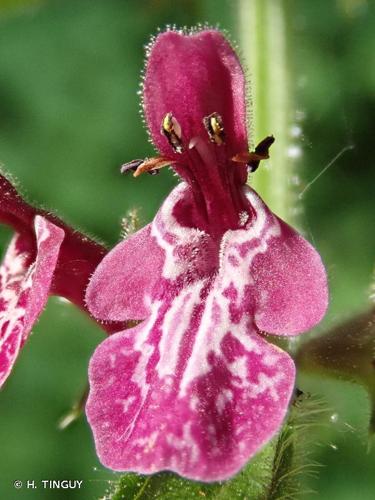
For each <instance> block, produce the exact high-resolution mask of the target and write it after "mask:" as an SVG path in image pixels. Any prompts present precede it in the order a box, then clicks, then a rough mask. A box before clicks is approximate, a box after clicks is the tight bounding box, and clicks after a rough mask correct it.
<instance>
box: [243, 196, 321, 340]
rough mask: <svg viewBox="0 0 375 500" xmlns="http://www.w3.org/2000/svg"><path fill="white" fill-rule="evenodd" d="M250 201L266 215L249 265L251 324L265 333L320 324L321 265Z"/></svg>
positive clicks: (290, 332)
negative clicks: (258, 248) (258, 246)
mask: <svg viewBox="0 0 375 500" xmlns="http://www.w3.org/2000/svg"><path fill="white" fill-rule="evenodd" d="M251 196H252V203H253V206H258V207H262V211H263V213H268V215H267V218H266V222H265V224H264V227H265V229H266V231H265V232H264V234H263V237H262V245H263V249H262V251H261V252H259V253H257V255H255V256H254V259H253V262H252V266H251V277H252V278H253V279H254V282H255V289H256V292H257V293H256V308H255V322H256V324H257V326H258V328H259V329H260V330H263V331H265V332H268V333H274V334H277V335H296V334H298V333H302V332H304V331H306V330H309V329H310V328H312V327H313V326H315V325H316V324H317V323H319V321H320V320H321V319H322V317H323V316H324V314H325V312H326V310H327V306H328V286H327V276H326V272H325V268H324V265H323V263H322V260H321V258H320V255H319V254H318V252H317V251H316V250H315V249H314V248H313V247H312V246H311V245H310V243H308V242H307V241H306V240H305V239H304V238H303V237H302V236H301V235H300V234H298V233H297V232H296V231H294V229H292V228H291V227H290V226H288V225H287V224H286V223H285V222H283V221H282V220H280V219H279V218H278V217H276V216H275V215H274V214H272V213H271V212H270V211H269V209H268V208H267V207H266V206H265V205H264V203H263V202H262V201H261V200H260V198H259V197H258V196H257V195H256V193H255V192H254V191H252V194H251ZM259 213H260V212H259V208H258V215H259ZM250 230H251V229H250Z"/></svg>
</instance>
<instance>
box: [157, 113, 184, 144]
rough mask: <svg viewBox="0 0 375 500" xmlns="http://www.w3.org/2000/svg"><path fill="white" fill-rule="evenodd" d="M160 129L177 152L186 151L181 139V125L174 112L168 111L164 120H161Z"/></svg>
mask: <svg viewBox="0 0 375 500" xmlns="http://www.w3.org/2000/svg"><path fill="white" fill-rule="evenodd" d="M160 131H161V133H162V134H163V135H165V137H166V138H167V139H168V142H169V144H170V145H171V146H172V148H173V149H174V151H175V152H176V153H182V152H183V151H184V147H183V144H182V139H181V138H182V133H181V126H180V124H179V123H178V121H177V120H176V118H175V117H174V116H173V115H172V113H167V114H166V115H165V116H164V118H163V121H162V122H161V130H160Z"/></svg>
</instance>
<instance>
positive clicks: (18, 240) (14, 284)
mask: <svg viewBox="0 0 375 500" xmlns="http://www.w3.org/2000/svg"><path fill="white" fill-rule="evenodd" d="M34 229H35V238H36V247H37V250H36V256H35V260H34V261H32V259H33V258H34V257H33V256H34V254H35V248H34V242H33V241H30V239H29V238H27V237H22V236H20V235H15V236H14V237H13V239H12V241H11V243H10V245H9V247H8V250H7V252H6V255H5V258H4V261H3V264H2V265H1V268H0V386H1V385H3V383H4V382H5V380H6V379H7V377H8V375H9V373H10V372H11V370H12V367H13V365H14V363H15V361H16V359H17V356H18V353H19V350H20V348H21V347H22V345H23V344H24V343H25V341H26V340H27V338H28V336H29V334H30V331H31V328H32V326H33V324H34V323H35V322H36V321H37V319H38V317H39V315H40V313H41V312H42V310H43V308H44V306H45V304H46V302H47V299H48V294H49V290H50V286H51V281H52V278H53V273H54V271H55V268H56V264H57V259H58V255H59V250H60V246H61V243H62V241H63V239H64V231H63V230H62V229H61V228H59V227H57V226H55V225H54V224H52V223H51V222H49V221H48V220H47V219H45V218H44V217H41V216H36V217H35V222H34Z"/></svg>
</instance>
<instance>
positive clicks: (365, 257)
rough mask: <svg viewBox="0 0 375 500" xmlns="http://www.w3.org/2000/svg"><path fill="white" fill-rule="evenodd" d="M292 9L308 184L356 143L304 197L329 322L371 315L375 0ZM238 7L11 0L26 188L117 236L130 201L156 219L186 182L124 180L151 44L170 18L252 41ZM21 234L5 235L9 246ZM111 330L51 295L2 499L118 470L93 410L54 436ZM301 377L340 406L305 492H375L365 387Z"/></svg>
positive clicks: (2, 137) (3, 435)
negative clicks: (35, 485) (94, 424)
mask: <svg viewBox="0 0 375 500" xmlns="http://www.w3.org/2000/svg"><path fill="white" fill-rule="evenodd" d="M265 1H267V0H265ZM268 1H274V0H268ZM275 1H278V0H275ZM285 3H286V6H287V9H288V23H287V26H288V37H289V43H290V52H289V53H290V67H291V68H292V74H291V79H292V80H293V88H294V95H293V98H294V102H295V110H293V112H294V113H295V114H296V116H297V118H298V119H299V122H298V125H299V126H301V127H302V130H303V134H302V135H301V136H300V137H298V138H296V137H292V136H293V133H291V146H298V147H300V148H302V157H301V158H300V159H299V161H298V162H297V168H298V169H299V171H298V177H299V179H300V181H301V185H300V186H299V188H298V189H301V190H302V189H303V185H304V184H306V183H307V182H308V181H310V180H311V179H313V178H314V177H315V176H316V175H318V174H319V172H321V171H322V169H323V168H324V167H325V166H326V165H327V164H328V163H329V162H330V160H331V159H332V158H333V157H334V156H335V155H336V154H337V153H338V152H339V151H340V150H342V149H343V148H345V147H346V146H349V145H351V144H354V145H355V149H354V150H352V151H348V152H346V153H345V154H343V155H342V157H340V158H339V160H337V161H336V162H335V163H334V164H333V165H332V166H331V167H330V168H329V169H328V170H327V171H326V172H325V173H324V175H322V176H321V177H320V178H319V179H318V180H317V181H316V182H315V183H314V184H313V185H312V186H311V188H310V189H309V190H308V191H307V192H306V194H305V196H304V197H303V202H304V213H303V214H302V216H301V223H302V226H303V227H304V228H305V230H306V234H307V236H308V237H309V239H310V240H311V241H313V242H314V244H315V245H316V246H317V248H318V249H319V250H320V252H321V254H322V256H323V259H324V261H325V263H326V265H327V269H328V273H329V279H330V287H331V306H330V310H329V313H328V315H327V318H326V319H325V321H324V323H323V324H322V325H321V326H320V327H319V329H320V330H322V331H323V330H324V329H325V328H326V327H327V326H330V325H333V324H336V323H337V322H339V321H341V320H343V319H344V318H346V317H348V316H350V315H351V314H353V313H354V312H355V311H360V310H363V309H366V304H367V302H368V295H369V285H370V283H371V279H372V270H373V264H374V261H375V259H374V227H375V224H374V222H375V220H374V196H373V193H374V189H375V174H374V167H373V158H374V153H375V149H374V142H375V141H374V138H373V136H372V134H373V119H374V114H373V110H374V101H375V65H374V64H373V62H374V61H373V59H374V54H375V37H374V31H375V5H374V2H373V1H371V0H368V1H366V0H331V1H327V0H314V1H311V0H295V1H292V0H291V1H286V2H285ZM238 5H239V4H238V2H237V1H235V0H233V1H230V0H228V1H226V0H216V1H215V0H197V1H194V0H191V1H189V0H180V1H178V2H177V1H170V0H138V1H135V0H129V1H120V0H102V1H99V0H65V1H47V0H46V1H44V2H39V1H33V2H31V1H10V0H8V1H6V0H0V163H1V164H2V165H3V166H4V168H5V170H6V171H8V172H11V174H12V175H13V176H14V177H15V178H16V179H17V180H18V182H19V185H20V186H21V190H22V192H23V194H25V195H26V196H27V197H28V199H29V200H30V201H32V202H34V203H36V204H38V205H42V206H44V207H46V208H49V209H53V210H54V211H55V212H57V213H58V214H59V215H60V216H61V217H63V218H64V219H65V220H66V221H68V222H70V223H71V224H72V225H74V226H76V227H79V228H81V229H83V230H84V231H86V232H88V233H90V234H93V235H95V236H96V237H98V238H99V239H100V240H102V241H104V242H106V243H107V244H109V245H113V244H114V243H115V242H116V241H118V239H119V233H120V220H121V217H122V216H123V215H124V214H125V213H126V211H127V210H128V209H130V208H132V207H139V208H140V209H141V211H142V212H141V213H142V218H143V221H144V222H147V221H148V220H150V219H151V218H152V216H153V214H154V213H155V211H156V210H157V208H158V206H159V205H160V203H161V200H162V199H163V197H164V196H165V195H166V194H167V193H168V192H169V191H170V189H171V187H172V186H173V185H174V184H175V182H176V180H175V178H174V177H172V175H171V174H170V173H169V172H162V173H161V175H159V176H156V177H153V176H144V177H143V178H139V179H137V180H135V179H133V178H132V177H131V176H129V177H122V176H121V175H120V174H119V166H120V165H121V164H122V163H123V162H125V161H128V160H131V159H133V158H139V157H144V156H147V155H150V154H152V147H151V146H150V144H149V143H148V141H147V135H146V132H145V130H144V128H143V125H142V122H141V119H140V115H139V109H138V108H139V102H138V100H139V99H138V96H137V90H138V85H139V79H140V72H141V70H142V67H143V59H144V49H143V47H144V44H145V43H147V42H148V39H149V36H150V34H153V33H155V32H156V30H157V28H158V27H164V26H165V25H166V24H173V23H176V24H177V25H178V26H182V25H188V26H190V25H194V24H196V23H198V22H208V23H210V24H213V25H216V24H217V23H220V26H222V27H223V28H226V29H228V30H229V32H230V33H231V34H232V36H233V38H234V39H236V38H237V39H239V34H238V32H237V29H238ZM250 70H251V68H250ZM277 84H278V82H275V85H277ZM302 118H303V119H302ZM270 132H271V133H272V130H270ZM9 235H10V232H9V231H8V230H7V229H2V230H1V241H2V246H4V244H5V242H6V241H7V239H8V238H9ZM102 338H103V335H102V333H101V332H100V331H99V329H98V328H97V327H95V326H94V325H92V324H91V323H90V321H89V320H88V319H87V318H86V317H83V315H81V314H80V313H79V312H78V311H76V310H75V309H73V307H72V306H70V305H69V304H66V303H63V302H61V301H59V300H58V299H56V298H53V299H51V300H50V301H49V305H48V307H47V310H46V312H45V313H44V314H43V315H42V317H41V320H40V321H39V323H38V325H37V326H36V327H35V328H34V334H33V336H32V337H31V339H30V341H29V342H28V344H27V345H26V347H25V349H24V350H23V352H22V355H21V356H20V359H19V361H18V363H17V366H16V368H15V370H14V373H13V375H12V377H11V378H10V379H9V381H8V382H7V384H6V386H5V388H4V390H3V391H2V392H1V393H0V498H2V499H3V498H4V499H13V498H22V499H23V498H25V499H26V498H30V499H51V498H54V499H55V498H56V499H59V498H71V499H86V498H87V499H91V498H99V497H100V495H103V494H104V492H105V490H106V488H107V487H108V484H109V483H108V482H110V481H113V480H115V479H116V475H115V474H113V473H112V472H110V471H107V470H105V469H104V468H103V467H101V466H100V464H99V462H98V460H97V458H96V456H95V452H94V447H93V441H92V438H91V433H90V430H89V428H88V425H87V424H86V422H85V420H84V418H81V420H80V421H79V422H77V423H76V424H74V425H72V426H71V427H70V428H68V429H67V430H66V431H64V432H59V431H57V429H56V422H57V420H58V419H59V417H60V416H61V415H62V414H63V413H64V412H65V411H67V410H68V409H69V407H70V405H71V404H72V402H74V400H75V399H76V398H78V397H79V396H80V394H81V393H82V391H83V390H84V388H85V385H86V372H87V363H88V360H89V358H90V355H91V353H92V352H93V349H94V348H95V346H96V345H97V344H98V342H100V341H101V339H102ZM299 385H300V387H301V388H302V389H303V390H306V391H312V392H314V393H316V394H320V395H322V396H324V397H325V398H326V400H327V402H328V404H329V406H330V408H332V415H333V418H331V419H330V418H327V421H326V422H324V424H325V425H323V426H322V430H321V432H317V437H316V441H317V446H316V448H315V452H314V458H315V459H316V460H318V461H319V462H320V463H321V464H323V465H324V467H323V468H322V469H321V470H320V473H319V477H318V478H317V479H316V480H309V479H306V487H309V488H313V489H314V490H315V491H317V492H318V498H320V499H330V500H336V499H340V500H352V499H356V500H357V499H358V500H367V499H368V500H370V499H373V498H375V473H374V472H375V469H374V466H375V454H374V452H372V453H370V454H367V453H366V447H367V442H366V440H367V436H366V427H367V419H368V414H369V403H368V400H367V397H366V394H365V392H364V391H363V390H362V389H360V388H358V387H355V386H351V385H349V384H344V383H339V382H334V381H328V380H323V379H321V380H319V379H317V378H313V377H307V376H304V377H302V378H301V380H300V384H299ZM15 479H20V480H22V481H25V480H27V479H29V480H35V481H39V480H40V479H82V480H83V481H84V489H83V490H81V491H79V492H78V491H74V490H70V491H69V492H66V491H64V490H41V489H38V490H32V489H29V490H26V489H25V488H23V489H21V490H15V489H14V488H13V486H12V483H13V480H15ZM304 498H310V495H309V494H306V495H305V496H304ZM311 498H317V496H316V495H315V496H314V495H311Z"/></svg>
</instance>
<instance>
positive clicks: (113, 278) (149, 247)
mask: <svg viewBox="0 0 375 500" xmlns="http://www.w3.org/2000/svg"><path fill="white" fill-rule="evenodd" d="M163 262H164V254H163V251H162V250H161V248H160V247H159V246H158V245H157V244H156V243H155V241H154V238H153V237H152V236H151V226H150V225H148V226H146V227H144V228H143V229H141V230H140V231H138V232H137V233H135V234H134V235H132V236H130V238H128V239H126V240H125V241H122V242H121V243H119V244H118V245H117V246H116V247H115V248H114V249H113V250H112V251H111V252H109V254H108V255H107V256H106V257H105V258H104V259H103V260H102V262H101V263H100V264H99V266H98V267H97V269H96V271H95V272H94V274H93V276H92V278H91V280H90V283H89V286H88V288H87V292H86V302H87V306H88V308H89V310H90V312H91V313H92V314H93V316H94V317H96V318H98V319H102V320H113V321H123V320H129V319H135V320H137V319H143V318H145V317H146V316H147V315H148V314H149V302H150V297H149V295H150V293H151V290H152V288H153V286H154V284H155V283H156V282H157V280H158V278H159V277H160V274H161V269H162V265H163Z"/></svg>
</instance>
